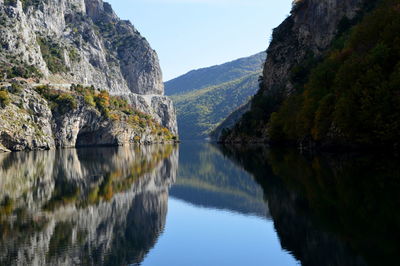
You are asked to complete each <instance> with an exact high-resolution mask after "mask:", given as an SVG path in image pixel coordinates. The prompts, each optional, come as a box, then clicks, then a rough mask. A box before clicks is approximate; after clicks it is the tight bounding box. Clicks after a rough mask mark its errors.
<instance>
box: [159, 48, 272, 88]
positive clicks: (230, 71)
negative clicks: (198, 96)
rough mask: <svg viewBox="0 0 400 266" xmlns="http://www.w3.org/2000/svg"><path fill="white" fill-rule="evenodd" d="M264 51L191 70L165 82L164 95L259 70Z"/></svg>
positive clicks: (205, 85)
mask: <svg viewBox="0 0 400 266" xmlns="http://www.w3.org/2000/svg"><path fill="white" fill-rule="evenodd" d="M264 60H265V52H261V53H258V54H255V55H252V56H249V57H244V58H240V59H237V60H234V61H231V62H228V63H225V64H222V65H216V66H211V67H206V68H201V69H197V70H192V71H190V72H188V73H186V74H184V75H182V76H179V77H177V78H175V79H172V80H170V81H167V82H165V84H164V85H165V94H166V95H178V94H183V93H187V92H191V91H196V90H199V89H203V88H206V87H212V86H216V85H218V84H222V83H225V82H229V81H233V80H236V79H238V78H240V77H244V76H247V75H250V74H253V73H254V72H256V71H260V68H261V65H262V64H263V62H264Z"/></svg>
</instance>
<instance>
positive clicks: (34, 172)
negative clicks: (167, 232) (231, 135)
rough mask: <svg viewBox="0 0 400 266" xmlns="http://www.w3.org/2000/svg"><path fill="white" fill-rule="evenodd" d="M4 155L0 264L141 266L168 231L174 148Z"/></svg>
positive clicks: (0, 180) (0, 192) (1, 163)
mask: <svg viewBox="0 0 400 266" xmlns="http://www.w3.org/2000/svg"><path fill="white" fill-rule="evenodd" d="M0 156H1V157H0V177H1V178H0V187H1V190H0V202H1V207H0V236H1V239H0V249H1V250H2V252H1V254H0V265H78V264H82V265H124V264H127V263H138V262H140V261H142V260H143V257H144V256H145V254H146V253H147V252H148V251H149V249H150V248H151V247H152V246H153V245H154V243H155V242H156V240H157V237H158V235H159V233H160V232H161V231H162V230H163V227H164V225H165V219H166V213H167V202H168V201H167V199H168V188H169V186H170V185H171V184H172V183H173V182H174V180H175V178H176V170H177V163H178V153H177V150H176V149H175V148H174V147H172V146H149V147H142V148H104V149H81V150H75V149H71V150H59V151H47V152H32V153H12V154H2V155H0Z"/></svg>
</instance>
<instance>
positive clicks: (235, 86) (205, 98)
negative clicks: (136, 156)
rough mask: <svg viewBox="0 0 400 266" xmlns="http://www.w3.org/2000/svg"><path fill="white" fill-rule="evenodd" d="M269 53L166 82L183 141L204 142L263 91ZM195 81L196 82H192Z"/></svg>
mask: <svg viewBox="0 0 400 266" xmlns="http://www.w3.org/2000/svg"><path fill="white" fill-rule="evenodd" d="M264 60H265V53H259V54H256V55H254V56H251V57H248V58H241V59H238V60H235V61H232V62H229V63H226V64H223V65H219V66H213V67H210V68H205V69H201V70H195V71H191V72H189V73H188V74H186V75H183V76H181V77H179V78H176V79H174V80H172V81H169V82H166V84H165V87H166V93H167V94H169V95H171V98H172V100H173V101H174V105H175V107H176V109H177V117H178V126H179V135H180V138H181V139H204V138H206V137H207V136H208V134H209V133H210V132H211V130H213V129H214V128H215V127H216V126H217V125H218V124H219V123H220V122H222V121H223V120H224V119H225V118H226V117H227V116H228V115H229V114H230V113H231V112H233V111H234V110H236V109H237V108H238V107H239V106H241V105H243V104H245V103H247V102H248V101H249V100H250V97H251V96H253V95H254V94H255V93H256V91H257V90H258V88H259V83H258V79H259V76H260V75H261V70H262V62H263V61H264ZM191 81H192V82H191Z"/></svg>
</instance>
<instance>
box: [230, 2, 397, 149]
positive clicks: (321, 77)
mask: <svg viewBox="0 0 400 266" xmlns="http://www.w3.org/2000/svg"><path fill="white" fill-rule="evenodd" d="M309 2H313V1H300V3H299V6H298V7H295V9H296V8H297V9H298V10H296V11H294V15H293V14H292V16H296V14H301V12H307V9H310V8H311V7H310V6H311V5H312V4H310V3H309ZM360 2H361V4H360V5H359V7H360V8H358V9H356V10H357V13H356V15H355V16H353V17H352V18H348V17H346V16H345V17H343V18H342V19H341V20H340V22H339V23H338V25H337V27H336V30H335V31H336V35H335V37H334V38H333V39H332V41H331V42H330V44H329V46H328V47H327V49H326V51H325V52H323V53H321V54H319V55H316V54H314V53H311V52H308V53H305V56H303V58H302V60H300V61H299V62H298V63H297V64H293V65H292V66H291V67H290V69H289V71H288V72H287V73H286V79H287V84H290V87H289V86H286V89H282V88H279V87H278V88H277V87H276V86H275V87H274V83H273V82H270V84H267V82H264V84H263V89H262V90H260V92H259V93H258V94H257V96H255V97H254V99H253V101H252V107H251V111H250V112H248V113H247V114H245V115H244V116H243V118H242V120H241V122H240V123H238V124H237V125H236V126H235V127H234V128H233V130H230V131H226V134H225V136H223V137H222V141H225V142H232V141H235V142H237V141H239V142H248V141H253V140H255V141H270V142H273V143H282V142H285V143H293V144H296V145H301V146H303V147H304V146H308V145H311V146H318V147H323V148H339V147H341V148H355V147H371V146H374V147H378V146H379V147H383V146H392V147H393V145H394V146H396V143H398V142H399V140H398V139H399V135H400V122H399V121H400V60H399V59H400V37H399V34H398V33H399V32H400V1H399V0H381V1H360ZM315 5H316V4H315ZM301 9H303V10H304V11H301ZM299 10H300V11H299ZM296 12H297V13H296ZM299 12H300V13H299ZM276 37H277V34H275V39H276ZM278 37H280V38H281V39H276V40H275V41H273V43H275V45H276V46H277V43H279V42H283V41H282V40H283V39H285V37H284V36H283V37H282V36H278ZM287 38H290V37H287ZM269 50H271V49H269ZM272 52H275V51H270V53H272ZM270 53H269V54H268V56H269V58H270ZM267 63H268V62H267ZM266 73H268V69H265V70H264V79H266V78H267V79H268V77H265V74H266ZM288 88H289V90H288Z"/></svg>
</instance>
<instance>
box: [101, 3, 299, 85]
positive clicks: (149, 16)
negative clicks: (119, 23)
mask: <svg viewBox="0 0 400 266" xmlns="http://www.w3.org/2000/svg"><path fill="white" fill-rule="evenodd" d="M106 1H107V2H109V3H110V4H111V5H112V6H113V8H114V10H115V12H116V13H117V15H118V16H119V17H120V18H122V19H127V20H130V21H131V22H132V23H133V24H134V26H135V27H136V28H137V29H138V30H139V32H140V33H141V34H142V36H144V37H145V38H146V39H147V40H148V41H149V43H150V45H151V47H152V48H153V49H154V50H156V52H157V54H158V57H159V59H160V64H161V68H162V71H163V79H164V81H167V80H170V79H172V78H175V77H177V76H180V75H182V74H185V73H186V72H188V71H190V70H193V69H198V68H202V67H208V66H212V65H216V64H221V63H225V62H228V61H232V60H235V59H237V58H241V57H246V56H250V55H253V54H256V53H258V52H261V51H265V50H266V49H267V47H268V44H269V41H270V36H271V33H272V29H273V28H275V27H277V26H278V25H279V24H280V23H281V22H282V21H283V20H284V19H285V18H286V17H287V16H288V14H289V12H290V9H291V2H292V0H278V1H277V0H106Z"/></svg>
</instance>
